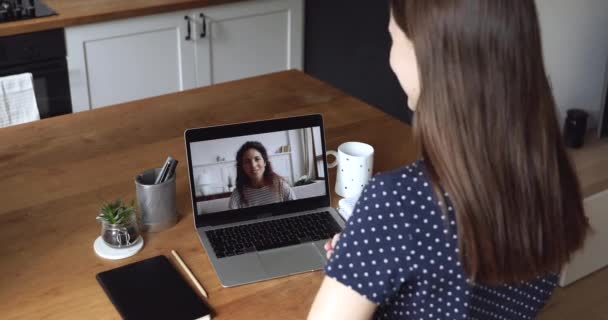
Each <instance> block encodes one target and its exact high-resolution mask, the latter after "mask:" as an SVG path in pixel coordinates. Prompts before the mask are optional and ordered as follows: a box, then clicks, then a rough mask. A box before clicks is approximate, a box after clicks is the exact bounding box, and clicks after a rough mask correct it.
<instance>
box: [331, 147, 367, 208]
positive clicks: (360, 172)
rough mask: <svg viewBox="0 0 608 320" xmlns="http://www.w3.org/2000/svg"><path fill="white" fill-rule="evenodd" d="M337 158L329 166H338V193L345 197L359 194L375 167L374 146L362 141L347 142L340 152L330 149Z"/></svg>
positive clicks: (340, 148)
mask: <svg viewBox="0 0 608 320" xmlns="http://www.w3.org/2000/svg"><path fill="white" fill-rule="evenodd" d="M327 155H328V156H329V155H333V156H334V157H336V160H335V161H334V162H332V163H329V164H328V165H327V167H328V168H333V167H335V166H338V174H336V193H337V194H338V195H339V196H341V197H344V198H350V197H355V196H358V195H359V194H360V193H361V191H363V187H365V184H366V183H367V181H368V180H369V179H370V178H371V177H372V168H373V167H374V148H373V147H372V146H370V145H369V144H366V143H362V142H345V143H343V144H341V145H340V146H339V147H338V152H336V151H333V150H329V151H327Z"/></svg>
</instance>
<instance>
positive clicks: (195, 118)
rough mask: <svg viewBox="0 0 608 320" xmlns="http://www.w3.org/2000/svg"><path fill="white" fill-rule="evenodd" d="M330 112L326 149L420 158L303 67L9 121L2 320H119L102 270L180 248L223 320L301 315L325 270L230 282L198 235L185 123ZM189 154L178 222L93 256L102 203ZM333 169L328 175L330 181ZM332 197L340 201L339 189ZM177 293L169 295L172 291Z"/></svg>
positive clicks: (1, 149) (130, 193) (380, 120)
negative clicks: (131, 246)
mask: <svg viewBox="0 0 608 320" xmlns="http://www.w3.org/2000/svg"><path fill="white" fill-rule="evenodd" d="M310 113H322V114H323V116H324V119H325V125H326V138H327V146H328V148H336V147H337V146H338V145H339V144H340V143H342V142H344V141H349V140H357V141H362V142H366V143H369V144H371V145H373V146H374V147H375V149H376V154H375V168H374V169H375V170H374V171H386V170H390V169H393V168H396V167H398V166H401V165H404V164H406V163H408V162H410V161H413V160H415V158H416V154H415V152H414V146H413V145H412V139H411V133H410V128H409V127H408V126H407V125H405V124H403V123H402V122H400V121H399V120H396V119H394V118H392V117H390V116H389V115H387V114H384V113H382V112H381V111H378V110H377V109H375V108H372V107H370V106H368V105H366V104H364V103H362V102H361V101H359V100H356V99H355V98H352V97H350V96H347V95H345V94H344V93H342V92H340V91H338V90H336V89H333V88H331V87H329V86H327V85H325V84H323V83H321V82H320V81H317V80H314V79H312V78H310V77H308V76H306V75H304V74H303V73H300V72H297V71H288V72H282V73H277V74H273V75H268V76H262V77H257V78H253V79H246V80H241V81H236V82H231V83H226V84H220V85H215V86H212V87H206V88H201V89H196V90H191V91H185V92H181V93H176V94H170V95H165V96H161V97H156V98H151V99H146V100H140V101H135V102H131V103H126V104H122V105H117V106H113V107H106V108H103V109H96V110H93V111H87V112H83V113H77V114H71V115H67V116H62V117H56V118H51V119H45V120H42V121H37V122H33V123H29V124H25V125H18V126H14V127H8V128H4V129H0V195H1V200H2V201H1V202H0V203H1V205H0V261H1V263H0V314H1V316H0V318H3V319H116V318H119V315H118V313H117V312H116V310H115V309H114V307H113V306H112V304H111V303H110V301H109V300H108V298H107V297H106V295H105V294H104V292H103V291H102V289H101V287H100V286H99V284H98V283H97V281H96V280H95V275H96V274H97V273H98V272H100V271H104V270H108V269H112V268H114V267H118V266H121V265H124V264H127V263H131V262H135V261H138V260H142V259H145V258H148V257H152V256H155V255H159V254H163V255H166V256H170V254H169V253H170V251H171V249H176V250H177V251H178V252H179V253H180V255H181V256H182V258H183V259H184V261H185V262H186V263H187V264H188V265H189V266H190V267H191V269H192V271H193V273H194V274H195V275H196V277H197V278H198V279H199V280H200V281H201V282H202V283H203V285H204V286H205V288H206V289H207V291H208V292H209V296H210V298H209V303H210V304H211V305H212V306H213V308H214V309H215V310H216V312H217V319H302V318H304V317H305V315H306V314H307V312H308V310H309V308H310V305H311V303H312V299H313V298H314V294H315V293H316V291H317V289H318V287H319V285H320V280H321V278H322V273H321V272H311V273H305V274H301V275H296V276H290V277H286V278H282V279H276V280H270V281H265V282H260V283H257V284H252V285H246V286H241V287H234V288H223V287H222V286H221V285H220V283H219V281H218V279H217V277H216V275H215V273H214V271H213V269H212V267H211V264H210V263H209V260H208V258H207V256H206V254H205V251H204V249H203V248H202V246H201V245H200V243H199V241H198V238H197V237H196V235H195V230H194V225H193V218H192V206H191V202H190V194H189V187H188V178H187V168H186V155H185V148H184V139H183V133H184V130H185V129H187V128H193V127H202V126H209V125H218V124H225V123H233V122H241V121H251V120H258V119H264V118H278V117H286V116H294V115H302V114H310ZM168 155H173V156H174V157H175V158H176V159H177V160H179V161H180V163H181V164H180V166H179V168H178V170H177V176H178V179H177V210H178V212H179V216H180V220H179V222H178V224H177V225H176V226H174V227H172V228H171V229H168V230H165V231H163V232H160V233H154V234H152V233H151V234H145V235H144V238H145V247H144V249H143V250H142V251H141V252H140V253H138V254H137V255H135V256H134V257H131V258H127V259H124V260H118V261H110V260H104V259H102V258H99V257H98V256H96V255H95V253H94V252H93V241H94V240H95V238H96V237H97V236H98V235H99V232H100V225H99V223H98V222H97V221H96V220H95V216H96V215H97V210H98V208H99V206H100V204H101V203H102V201H103V200H113V199H116V198H118V197H124V198H126V199H132V198H134V197H135V185H134V182H133V179H134V177H135V175H136V174H138V173H139V172H141V171H143V170H144V169H147V168H152V167H155V166H160V165H161V164H162V163H163V161H164V160H165V158H166V157H167V156H168ZM334 178H335V173H334V172H333V171H331V174H330V186H332V188H333V185H334V182H333V181H334ZM333 204H334V205H336V199H335V197H334V200H333ZM168 294H170V293H168Z"/></svg>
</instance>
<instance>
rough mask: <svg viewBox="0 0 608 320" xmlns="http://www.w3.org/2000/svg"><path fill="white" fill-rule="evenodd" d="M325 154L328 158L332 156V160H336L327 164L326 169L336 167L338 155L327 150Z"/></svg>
mask: <svg viewBox="0 0 608 320" xmlns="http://www.w3.org/2000/svg"><path fill="white" fill-rule="evenodd" d="M326 154H327V156H328V157H329V156H334V158H336V160H334V162H332V163H328V164H327V167H328V168H333V167H335V166H337V165H338V153H337V152H336V151H334V150H328V151H327V152H326Z"/></svg>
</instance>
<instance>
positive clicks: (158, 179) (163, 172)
mask: <svg viewBox="0 0 608 320" xmlns="http://www.w3.org/2000/svg"><path fill="white" fill-rule="evenodd" d="M172 159H173V158H172V157H171V156H169V157H168V158H167V160H166V161H165V164H164V165H163V167H162V169H161V170H160V172H159V173H158V176H157V177H156V180H155V181H154V184H159V183H161V182H162V181H163V179H164V176H165V175H166V174H167V170H168V169H169V165H170V164H171V160H172Z"/></svg>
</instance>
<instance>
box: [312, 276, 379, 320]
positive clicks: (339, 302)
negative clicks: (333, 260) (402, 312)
mask: <svg viewBox="0 0 608 320" xmlns="http://www.w3.org/2000/svg"><path fill="white" fill-rule="evenodd" d="M376 307H377V305H376V304H374V303H373V302H371V301H369V300H367V298H365V297H364V296H362V295H360V294H359V293H357V292H355V291H354V290H352V289H350V288H348V287H347V286H345V285H343V284H342V283H340V282H338V281H336V280H335V279H333V278H330V277H327V276H326V277H325V278H324V279H323V283H322V284H321V288H320V289H319V292H318V293H317V296H316V298H315V301H314V302H313V304H312V308H311V309H310V313H309V314H308V319H309V320H317V319H319V320H322V319H332V320H333V319H349V320H363V319H371V317H372V315H373V314H374V311H375V310H376Z"/></svg>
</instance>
